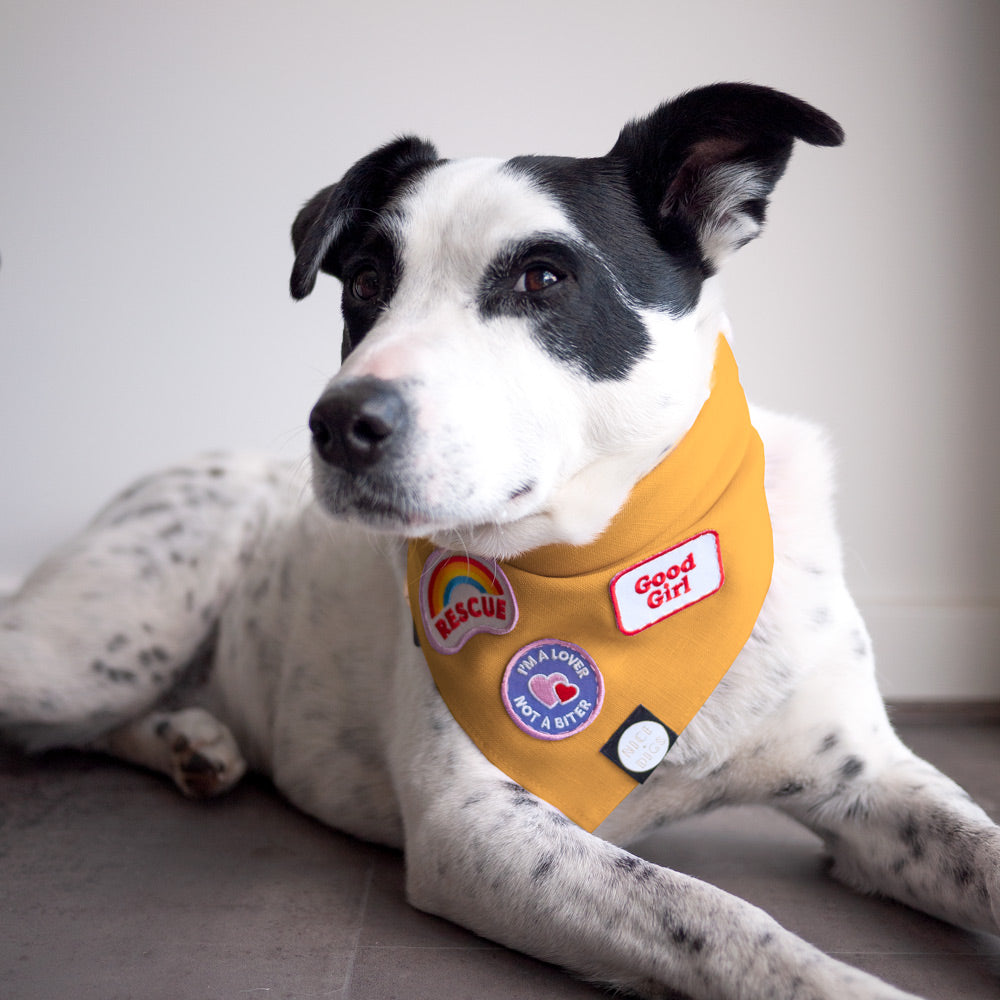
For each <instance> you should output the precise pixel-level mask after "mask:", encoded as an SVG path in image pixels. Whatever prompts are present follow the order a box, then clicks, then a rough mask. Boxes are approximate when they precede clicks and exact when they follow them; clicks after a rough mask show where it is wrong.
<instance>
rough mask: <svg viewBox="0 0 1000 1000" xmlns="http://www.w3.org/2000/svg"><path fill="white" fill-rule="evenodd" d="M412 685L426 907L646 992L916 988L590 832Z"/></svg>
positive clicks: (860, 997) (410, 796)
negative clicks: (843, 959)
mask: <svg viewBox="0 0 1000 1000" xmlns="http://www.w3.org/2000/svg"><path fill="white" fill-rule="evenodd" d="M404 687H406V688H409V690H408V691H406V692H405V694H404V696H403V697H402V698H401V699H400V701H401V703H402V704H405V705H406V706H407V707H408V709H409V712H408V715H409V720H410V724H409V725H405V724H404V723H403V720H402V719H400V716H399V715H397V720H398V721H399V722H400V724H401V727H400V730H397V733H396V736H397V741H396V746H395V751H394V756H395V760H396V780H397V787H398V790H399V795H400V799H401V801H402V805H403V811H404V823H405V829H406V858H407V884H408V894H409V898H410V901H411V902H412V903H413V904H414V905H415V906H416V907H418V908H419V909H423V910H427V911H429V912H432V913H435V914H438V915H440V916H444V917H447V918H448V919H450V920H453V921H455V922H456V923H459V924H462V925H464V926H466V927H468V928H470V929H471V930H473V931H476V932H477V933H479V934H481V935H483V936H485V937H488V938H491V939H493V940H495V941H499V942H501V943H503V944H505V945H507V946H509V947H512V948H516V949H518V950H520V951H523V952H526V953H528V954H531V955H534V956H536V957H538V958H541V959H543V960H545V961H549V962H553V963H556V964H558V965H561V966H563V967H565V968H568V969H570V970H571V971H573V972H574V973H576V974H577V975H580V976H582V977H584V978H586V979H589V980H592V981H596V982H599V983H602V984H607V985H612V986H615V987H618V988H623V989H627V990H632V991H635V992H637V993H639V994H640V995H643V996H650V997H656V996H659V997H662V996H674V995H675V994H676V993H677V992H680V993H682V994H684V995H686V996H689V997H693V998H704V1000H735V998H740V1000H751V998H757V1000H764V998H767V1000H781V998H785V1000H791V998H793V997H795V998H797V1000H804V998H806V997H808V998H831V1000H832V998H834V997H836V998H837V1000H843V998H844V997H851V998H853V1000H876V998H879V1000H901V998H902V997H904V996H908V994H903V993H901V992H899V991H898V990H896V989H894V988H892V987H890V986H887V985H885V984H883V983H881V982H880V981H878V980H876V979H873V978H872V977H870V976H868V975H866V974H864V973H861V972H858V971H857V970H854V969H852V968H850V967H848V966H846V965H843V964H841V963H839V962H836V961H834V960H833V959H831V958H829V957H828V956H826V955H824V954H823V953H822V952H820V951H818V950H817V949H815V948H813V947H812V946H811V945H808V944H807V943H806V942H804V941H802V940H801V939H800V938H797V937H796V936H795V935H793V934H791V933H790V932H788V931H786V930H785V929H784V928H782V927H781V926H779V925H778V924H777V923H776V922H775V921H774V920H772V919H771V918H770V917H769V916H768V915H767V914H765V913H764V912H763V911H761V910H759V909H757V908H755V907H753V906H751V905H750V904H748V903H745V902H743V901H742V900H739V899H737V898H735V897H733V896H730V895H729V894H727V893H725V892H723V891H721V890H719V889H716V888H714V887H712V886H709V885H707V884H705V883H703V882H699V881H697V880H696V879H692V878H689V877H687V876H683V875H680V874H678V873H675V872H672V871H670V870H668V869H665V868H661V867H658V866H656V865H652V864H649V863H647V862H645V861H642V860H640V859H639V858H636V857H634V856H633V855H631V854H628V853H627V852H626V851H624V850H621V849H620V848H617V847H615V846H613V845H611V844H609V843H607V842H605V841H602V840H600V839H598V838H597V837H594V836H593V835H591V834H588V833H586V832H584V831H583V830H581V829H580V828H579V827H577V826H575V825H574V824H572V823H571V822H570V821H569V820H567V819H566V818H565V817H564V816H563V815H562V814H561V813H560V812H558V811H557V810H555V809H554V808H552V807H550V806H549V805H547V804H546V803H543V802H540V801H539V800H538V799H537V798H535V797H534V796H533V795H530V794H529V793H527V792H525V791H524V789H522V788H520V787H519V786H518V785H516V784H514V783H513V782H511V781H510V780H508V779H507V778H506V777H505V776H504V775H503V774H501V773H500V772H498V771H497V770H496V769H495V768H494V767H493V766H492V765H491V764H489V762H487V761H486V760H485V759H484V758H483V757H482V756H481V755H480V754H479V752H478V751H477V750H476V749H475V747H474V746H473V745H472V744H471V743H470V742H469V741H468V739H467V738H466V737H465V735H464V734H463V733H462V732H461V731H460V730H458V728H457V726H456V725H455V723H454V721H453V720H452V718H451V716H450V715H449V714H448V712H447V710H446V709H445V708H444V706H443V705H442V704H441V702H440V700H439V699H438V698H437V695H436V692H434V690H433V686H432V685H430V684H429V681H420V680H419V679H418V678H416V677H415V676H414V675H413V674H411V675H410V677H409V678H408V683H407V684H405V685H404ZM418 689H419V690H418Z"/></svg>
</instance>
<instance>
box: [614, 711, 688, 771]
mask: <svg viewBox="0 0 1000 1000" xmlns="http://www.w3.org/2000/svg"><path fill="white" fill-rule="evenodd" d="M676 741H677V734H676V733H675V732H674V731H673V730H672V729H671V728H670V727H669V726H665V725H664V724H663V723H662V722H660V720H659V719H658V718H657V717H656V716H655V715H653V713H652V712H650V711H649V709H648V708H644V707H643V706H642V705H639V707H638V708H636V710H635V711H634V712H633V713H632V714H631V715H630V716H629V717H628V718H627V719H626V720H625V721H624V722H623V723H622V724H621V725H620V726H619V727H618V728H617V729H616V730H615V732H614V735H613V736H612V737H611V739H610V740H608V742H607V743H605V744H604V746H603V747H601V753H602V754H604V756H605V757H607V758H608V760H610V761H611V763H612V764H615V765H617V766H618V767H620V768H621V769H622V770H623V771H624V772H625V773H626V774H627V775H628V776H629V777H630V778H632V779H634V780H635V781H638V782H639V783H640V784H642V782H644V781H645V780H646V779H647V778H648V777H649V776H650V775H651V774H652V773H653V771H654V770H655V768H656V765H657V764H659V763H660V761H661V760H663V758H664V757H666V755H667V751H668V750H669V749H670V748H671V747H672V746H673V745H674V743H675V742H676Z"/></svg>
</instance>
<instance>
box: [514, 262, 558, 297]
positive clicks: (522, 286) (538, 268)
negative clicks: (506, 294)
mask: <svg viewBox="0 0 1000 1000" xmlns="http://www.w3.org/2000/svg"><path fill="white" fill-rule="evenodd" d="M562 279H563V276H562V275H561V274H559V273H558V272H557V271H555V270H554V269H553V268H551V267H546V266H545V265H543V264H537V265H535V266H534V267H529V268H528V269H527V270H526V271H523V272H522V273H521V276H520V277H519V278H518V279H517V281H516V282H515V284H514V291H515V292H543V291H545V289H546V288H549V287H551V286H552V285H556V284H558V283H559V282H560V281H562Z"/></svg>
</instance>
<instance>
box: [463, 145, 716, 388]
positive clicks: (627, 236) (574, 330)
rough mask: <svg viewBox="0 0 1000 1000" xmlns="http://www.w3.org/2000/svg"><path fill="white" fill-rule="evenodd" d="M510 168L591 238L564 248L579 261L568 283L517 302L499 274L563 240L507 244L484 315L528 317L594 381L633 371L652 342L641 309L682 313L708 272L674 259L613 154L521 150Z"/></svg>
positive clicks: (542, 337)
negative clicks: (501, 291)
mask: <svg viewBox="0 0 1000 1000" xmlns="http://www.w3.org/2000/svg"><path fill="white" fill-rule="evenodd" d="M505 169H506V170H509V171H511V172H513V173H516V174H520V175H522V176H526V177H528V178H529V179H530V180H531V181H533V182H534V183H535V184H536V185H538V186H539V187H541V188H543V189H544V190H545V191H547V192H548V193H550V194H551V196H552V197H553V198H554V199H555V200H556V201H557V202H558V203H559V205H560V207H561V208H562V209H563V211H564V212H565V213H566V214H567V216H568V217H569V218H570V219H571V220H572V222H573V224H574V225H575V227H576V229H577V231H578V232H579V233H580V234H581V236H582V237H583V238H584V241H585V242H584V243H583V244H581V245H575V246H567V247H566V249H565V254H566V255H568V256H571V257H572V258H573V260H572V262H571V265H572V267H573V268H574V269H575V270H573V272H572V274H571V278H572V281H571V282H569V281H567V282H564V283H563V284H564V285H565V286H566V287H560V286H554V287H553V288H552V289H551V292H552V294H551V295H548V294H545V295H542V296H538V297H537V298H534V299H531V298H527V299H526V298H525V297H522V299H521V300H520V301H518V300H516V299H515V298H514V297H511V296H505V295H497V294H495V292H496V290H497V289H498V288H499V287H500V285H499V284H498V279H499V272H502V271H504V269H505V268H506V270H507V273H508V274H509V273H511V270H512V269H513V268H514V267H515V266H516V264H517V262H518V260H530V259H531V257H532V254H533V253H536V256H537V259H539V260H545V259H546V257H545V254H546V248H545V246H544V243H545V242H546V241H550V242H552V243H557V242H558V241H559V239H560V238H559V237H553V238H551V240H550V238H548V237H545V236H544V234H541V235H540V236H539V237H536V238H535V239H533V240H529V241H525V242H524V243H523V244H522V245H520V246H518V247H511V248H507V249H506V250H505V251H504V252H503V253H502V254H501V256H500V257H499V258H498V259H497V261H495V262H494V266H493V267H492V268H491V269H490V274H489V275H488V276H487V285H488V286H489V287H488V288H487V289H486V290H485V292H484V295H483V296H482V304H483V311H484V313H485V314H487V315H489V314H494V315H495V314H497V313H507V314H511V313H513V314H521V315H524V314H527V315H530V316H531V318H532V324H533V326H534V328H535V329H536V330H537V331H538V339H539V341H540V342H541V344H542V345H543V346H544V347H545V349H546V350H548V351H549V352H550V353H551V354H553V355H554V356H555V357H557V358H559V359H560V360H561V361H565V362H567V363H569V364H573V365H576V366H578V367H580V368H582V369H583V371H584V372H585V373H586V375H587V377H588V378H590V379H593V380H595V381H600V380H618V379H624V378H626V377H627V376H628V374H629V372H630V371H631V370H632V368H633V367H634V366H635V364H636V363H637V362H638V361H639V360H641V359H642V357H643V356H644V355H645V354H646V353H647V351H648V350H649V334H648V332H647V330H646V327H645V325H644V324H643V322H642V319H641V318H640V317H639V316H638V315H637V312H636V310H637V309H639V308H645V309H656V310H662V311H665V312H668V313H670V314H671V315H673V316H681V315H684V314H685V313H686V312H689V311H690V310H691V309H692V308H693V307H694V305H695V303H696V302H697V301H698V294H699V292H700V288H701V280H702V276H701V274H700V273H699V272H698V271H697V269H695V268H692V267H690V266H688V265H685V264H683V263H678V262H675V261H673V260H672V259H671V258H670V257H669V256H668V255H667V254H665V253H664V252H663V250H662V249H661V248H660V247H659V246H658V245H657V243H656V241H655V239H654V238H653V236H652V235H651V234H650V233H649V231H648V229H647V228H646V226H645V224H644V223H643V221H642V219H641V217H640V216H639V213H638V210H637V208H636V206H635V203H634V200H633V198H632V195H631V193H630V190H629V187H628V184H627V182H626V180H625V178H624V177H623V176H621V174H620V172H619V170H618V169H617V168H616V167H615V165H613V164H610V163H608V161H606V160H596V159H595V160H579V159H573V158H569V157H566V158H563V157H518V158H516V159H513V160H509V161H508V162H507V163H506V164H505ZM588 244H589V246H588ZM595 251H596V252H595ZM552 263H555V264H557V265H558V264H559V263H560V261H559V260H553V261H552ZM491 283H492V284H491ZM491 293H494V294H491ZM623 293H624V294H623Z"/></svg>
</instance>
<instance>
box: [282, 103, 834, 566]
mask: <svg viewBox="0 0 1000 1000" xmlns="http://www.w3.org/2000/svg"><path fill="white" fill-rule="evenodd" d="M842 138H843V136H842V132H841V130H840V128H839V126H838V125H837V124H836V123H835V122H834V121H832V120H831V119H830V118H828V117H827V116H826V115H824V114H822V113H821V112H819V111H817V110H816V109H815V108H812V107H810V106H809V105H807V104H805V103H803V102H802V101H799V100H796V99H795V98H792V97H789V96H787V95H785V94H780V93H778V92H776V91H773V90H769V89H767V88H763V87H755V86H748V85H743V84H717V85H715V86H711V87H706V88H703V89H701V90H696V91H692V92H690V93H688V94H685V95H683V96H681V97H679V98H677V99H676V100H674V101H671V102H669V103H667V104H664V105H663V106H661V107H660V108H659V109H657V110H656V111H654V112H653V113H652V114H651V115H649V116H648V117H647V118H644V119H642V120H639V121H635V122H632V123H630V124H629V125H627V126H626V127H625V128H624V129H623V130H622V132H621V134H620V136H619V137H618V141H617V142H616V143H615V145H614V147H613V149H612V150H611V152H609V153H608V154H607V155H606V156H603V157H598V158H594V159H571V158H556V157H535V156H524V157H517V158H515V159H511V160H479V159H475V160H458V161H449V160H442V159H439V158H438V155H437V152H436V151H435V149H434V147H433V146H432V145H430V144H429V143H427V142H424V141H421V140H419V139H415V138H403V139H399V140H398V141H396V142H393V143H390V144H389V145H386V146H384V147H382V148H381V149H378V150H376V151H375V152H373V153H371V154H370V155H368V156H366V157H365V158H364V159H362V160H360V161H359V162H358V163H356V164H355V165H354V166H353V167H352V168H351V169H350V170H349V171H348V172H347V174H346V175H345V176H344V178H343V179H342V180H341V181H339V182H338V183H337V184H334V185H332V186H331V187H328V188H326V189H324V190H323V191H321V192H319V194H317V195H316V196H315V197H314V198H313V199H312V200H311V201H309V202H308V204H306V206H305V207H304V208H303V209H302V211H301V212H300V213H299V215H298V217H297V218H296V220H295V224H294V226H293V228H292V239H293V243H294V246H295V252H296V258H295V266H294V270H293V272H292V279H291V290H292V295H293V296H294V297H295V298H299V299H301V298H303V297H305V296H306V295H308V294H309V293H310V292H311V291H312V288H313V286H314V284H315V281H316V277H317V274H318V272H319V271H324V272H326V273H328V274H332V275H333V276H334V277H336V278H338V279H340V281H341V282H342V283H343V300H342V302H343V315H344V324H345V325H344V341H343V365H342V367H341V369H340V371H339V372H338V373H337V375H336V376H335V377H334V378H333V379H332V380H331V382H330V384H329V386H328V387H327V389H326V391H325V392H324V393H323V395H322V397H321V398H320V400H319V402H318V403H317V404H316V406H315V408H314V409H313V412H312V416H311V418H310V428H311V429H312V433H313V444H314V448H313V457H314V483H315V489H316V493H317V496H318V498H319V500H320V502H321V503H322V504H323V505H324V506H325V507H326V508H327V509H328V510H329V511H330V512H331V513H333V514H335V515H338V516H352V517H356V518H360V519H361V520H363V521H364V522H366V523H367V524H369V525H373V526H376V527H381V528H386V529H389V530H392V531H397V532H401V533H403V534H407V535H411V536H428V537H432V538H434V539H435V540H437V541H439V542H441V543H442V544H446V545H450V546H452V547H468V548H470V549H472V550H475V551H478V552H479V553H481V554H483V555H487V556H495V557H503V556H510V555H513V554H515V553H516V552H519V551H523V550H525V549H529V548H532V547H534V546H537V545H541V544H546V543H549V542H555V541H568V542H573V543H582V542H585V541H587V540H589V539H590V538H592V537H594V536H595V535H596V534H597V533H598V532H599V531H600V530H601V529H602V528H603V527H604V525H605V524H606V523H607V521H608V520H609V519H610V517H611V516H613V514H614V513H615V511H616V510H617V508H618V507H619V506H620V504H621V502H622V501H623V500H624V498H625V496H626V495H627V493H628V491H629V490H630V489H631V487H632V485H633V484H634V482H635V481H636V480H637V479H638V478H639V477H640V476H641V475H643V474H644V473H645V472H647V471H648V470H649V469H650V468H652V466H653V465H655V464H656V462H657V460H658V459H659V457H660V456H661V455H663V454H664V453H665V452H666V451H669V449H670V448H671V447H673V445H675V444H676V443H677V441H679V440H680V438H681V437H683V435H684V433H685V432H686V431H687V429H688V428H689V427H690V426H691V424H692V423H693V421H694V419H695V417H696V416H697V413H698V410H699V409H700V407H701V405H702V403H703V402H704V400H705V398H706V396H707V394H708V391H709V379H710V375H711V368H712V357H713V350H714V343H715V338H716V335H717V334H718V332H719V328H720V324H721V323H724V319H723V317H721V314H720V312H719V310H718V308H717V307H716V306H715V305H714V304H713V302H712V301H711V298H712V297H711V296H710V295H708V294H707V293H706V281H707V279H709V278H710V277H711V276H712V275H713V274H714V273H715V272H716V270H717V269H718V267H719V266H720V264H721V263H722V262H723V261H724V260H725V258H726V257H727V256H728V255H729V254H730V253H731V252H732V251H734V250H736V249H737V248H739V247H740V246H742V245H743V244H744V243H746V242H748V241H749V240H751V239H753V238H754V237H755V236H756V235H757V234H758V233H759V232H760V230H761V227H762V225H763V221H764V212H765V207H766V204H767V198H768V195H769V194H770V193H771V191H772V189H773V187H774V185H775V184H776V182H777V180H778V178H779V177H780V176H781V174H782V172H783V170H784V168H785V165H786V163H787V161H788V158H789V155H790V153H791V149H792V145H793V142H794V140H795V139H802V140H804V141H806V142H809V143H813V144H817V145H836V144H838V143H840V142H841V141H842Z"/></svg>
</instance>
